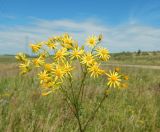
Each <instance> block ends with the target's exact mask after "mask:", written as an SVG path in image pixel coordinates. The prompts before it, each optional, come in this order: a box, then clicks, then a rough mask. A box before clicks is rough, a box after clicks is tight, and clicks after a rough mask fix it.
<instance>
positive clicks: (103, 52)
mask: <svg viewBox="0 0 160 132" xmlns="http://www.w3.org/2000/svg"><path fill="white" fill-rule="evenodd" d="M96 51H97V55H96V56H98V57H100V59H101V60H103V61H107V60H108V59H109V58H110V55H109V51H108V50H107V49H105V48H102V47H99V48H97V49H96Z"/></svg>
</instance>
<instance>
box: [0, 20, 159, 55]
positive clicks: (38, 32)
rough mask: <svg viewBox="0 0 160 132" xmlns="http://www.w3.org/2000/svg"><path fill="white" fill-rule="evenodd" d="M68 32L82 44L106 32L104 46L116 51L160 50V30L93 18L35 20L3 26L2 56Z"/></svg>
mask: <svg viewBox="0 0 160 132" xmlns="http://www.w3.org/2000/svg"><path fill="white" fill-rule="evenodd" d="M64 32H68V33H70V34H71V35H73V36H74V38H76V39H78V40H79V41H80V42H81V43H83V42H84V41H85V39H86V37H87V36H88V35H91V34H100V33H102V34H103V35H104V41H103V44H104V45H105V46H106V47H108V48H109V49H110V50H111V51H112V52H119V51H136V50H138V49H141V50H160V28H155V27H151V26H144V25H140V24H136V23H128V24H124V25H120V26H115V27H111V26H107V25H105V24H103V23H102V22H98V21H96V20H93V19H92V20H86V21H80V22H76V21H73V20H41V19H34V21H33V22H32V24H30V25H24V26H22V25H21V26H20V25H19V26H18V25H17V26H14V27H6V26H3V25H0V49H1V50H0V54H4V53H9V54H12V53H13V54H15V53H16V52H19V51H25V50H26V47H27V40H26V38H29V42H30V43H32V42H36V41H41V40H46V39H47V38H48V37H50V36H53V35H60V34H62V33H64Z"/></svg>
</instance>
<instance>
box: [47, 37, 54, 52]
mask: <svg viewBox="0 0 160 132" xmlns="http://www.w3.org/2000/svg"><path fill="white" fill-rule="evenodd" d="M46 45H47V46H48V47H49V48H50V49H55V48H56V46H57V44H56V43H55V42H54V39H53V38H50V39H49V40H48V41H47V42H46Z"/></svg>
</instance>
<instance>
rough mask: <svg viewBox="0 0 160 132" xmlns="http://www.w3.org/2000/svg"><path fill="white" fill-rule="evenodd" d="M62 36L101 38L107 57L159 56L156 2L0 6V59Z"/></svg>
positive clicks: (11, 0) (159, 5)
mask: <svg viewBox="0 0 160 132" xmlns="http://www.w3.org/2000/svg"><path fill="white" fill-rule="evenodd" d="M63 32H69V33H71V34H72V35H73V36H74V37H75V38H77V39H78V40H79V41H80V42H83V41H84V40H85V37H87V35H89V34H99V33H102V34H103V35H104V38H105V39H104V42H103V43H104V45H105V46H106V47H108V48H109V50H110V51H111V52H120V51H136V50H138V49H141V50H160V48H159V47H160V0H0V47H1V49H2V50H1V51H0V52H1V53H0V54H4V53H16V52H18V51H19V50H20V51H21V50H22V51H26V43H27V42H29V43H31V42H35V41H40V40H43V39H46V38H47V37H49V36H52V35H54V34H61V33H63Z"/></svg>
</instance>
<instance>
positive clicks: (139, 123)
mask: <svg viewBox="0 0 160 132" xmlns="http://www.w3.org/2000/svg"><path fill="white" fill-rule="evenodd" d="M113 56H114V55H113ZM132 56H134V55H132ZM144 56H145V55H143V59H142V60H141V61H140V60H139V59H138V61H137V60H136V61H132V60H131V59H130V58H129V57H127V55H119V56H118V55H115V56H114V57H113V59H112V60H111V62H117V63H125V64H128V63H129V64H140V63H139V62H141V64H142V62H145V63H143V64H144V65H145V64H146V65H152V62H150V61H148V57H144ZM123 57H124V58H123ZM125 57H126V58H127V59H126V58H125ZM138 57H139V56H138ZM152 57H153V55H152ZM2 58H4V57H1V58H0V66H1V68H0V132H12V131H14V132H76V131H78V126H77V124H76V120H75V119H74V118H73V115H72V113H71V111H69V110H68V107H67V105H65V103H64V99H63V98H62V97H61V93H56V94H51V95H49V96H47V97H42V96H41V95H40V91H39V86H38V82H37V80H36V78H34V77H32V75H25V76H20V75H19V74H18V68H17V66H16V64H15V63H14V62H15V61H14V59H13V58H12V57H11V58H10V57H8V58H9V59H2ZM118 58H121V59H118ZM155 58H157V60H158V55H157V56H156V57H155ZM151 60H153V61H154V59H153V58H152V59H151ZM11 62H12V63H11ZM133 62H137V63H133ZM159 64H160V63H159V60H158V61H154V62H153V65H159ZM113 68H114V67H113ZM106 69H107V67H106ZM121 70H122V72H123V73H125V74H128V75H129V87H128V89H127V90H114V91H113V92H112V93H110V95H109V96H108V98H107V100H106V101H105V103H104V104H103V106H102V107H101V109H100V110H99V112H98V113H97V115H96V118H95V119H94V120H93V121H92V122H91V124H90V125H89V127H88V129H87V131H88V132H159V131H160V70H151V69H140V68H124V67H122V68H121ZM104 81H105V77H104V78H101V79H96V80H93V79H89V78H88V81H87V87H86V91H85V100H84V104H83V105H84V106H87V107H86V108H87V109H83V110H82V114H85V116H84V118H83V119H82V121H84V120H86V117H88V116H89V114H90V113H91V109H92V108H93V107H95V102H96V101H97V100H100V95H101V94H102V92H103V89H104V86H103V85H102V84H104Z"/></svg>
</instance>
